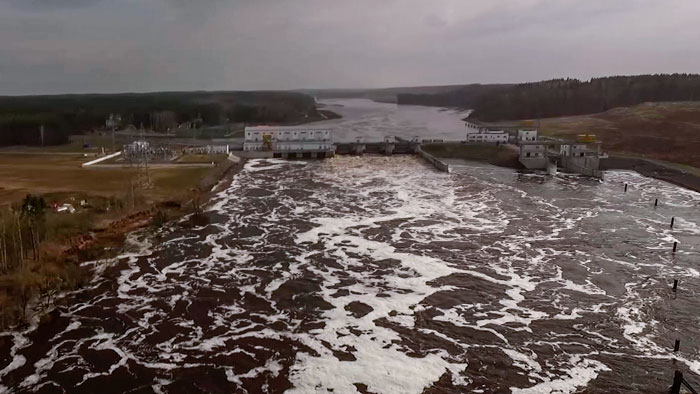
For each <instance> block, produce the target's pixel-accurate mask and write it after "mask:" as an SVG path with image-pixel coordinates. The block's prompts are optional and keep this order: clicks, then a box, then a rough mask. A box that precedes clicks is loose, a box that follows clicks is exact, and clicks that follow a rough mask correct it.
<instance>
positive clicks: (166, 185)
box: [0, 152, 209, 206]
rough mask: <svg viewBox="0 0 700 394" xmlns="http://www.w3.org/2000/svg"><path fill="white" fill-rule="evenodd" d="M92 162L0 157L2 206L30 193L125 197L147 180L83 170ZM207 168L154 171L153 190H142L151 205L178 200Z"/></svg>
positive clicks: (121, 172) (130, 172)
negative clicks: (141, 180) (162, 200)
mask: <svg viewBox="0 0 700 394" xmlns="http://www.w3.org/2000/svg"><path fill="white" fill-rule="evenodd" d="M89 160H91V159H90V158H86V157H84V156H83V155H81V154H65V153H61V154H58V153H56V154H47V153H45V152H43V153H35V154H34V153H33V154H12V153H7V152H3V153H0V179H1V180H2V182H0V206H1V205H7V204H10V203H12V202H16V201H18V200H20V199H21V198H23V197H24V196H25V195H26V194H28V193H33V194H43V193H56V192H68V193H70V192H73V193H86V194H88V195H95V196H102V197H123V196H124V195H125V194H127V193H128V192H129V190H130V188H131V184H132V182H137V181H139V180H140V179H142V178H144V177H145V174H143V172H141V173H139V172H138V171H137V170H136V169H130V168H106V169H105V168H94V169H90V168H82V167H81V164H82V163H84V162H86V161H89ZM208 170H209V169H208V168H175V169H172V168H167V169H151V170H150V171H149V175H150V177H151V180H152V183H153V187H151V188H148V189H144V190H142V194H143V197H144V198H145V199H146V200H147V201H150V202H153V201H157V200H161V199H177V198H178V197H180V196H181V195H183V194H184V193H188V192H189V189H190V188H192V187H195V186H196V185H197V184H198V182H199V180H200V179H201V178H202V177H203V176H204V175H205V174H206V172H207V171H208Z"/></svg>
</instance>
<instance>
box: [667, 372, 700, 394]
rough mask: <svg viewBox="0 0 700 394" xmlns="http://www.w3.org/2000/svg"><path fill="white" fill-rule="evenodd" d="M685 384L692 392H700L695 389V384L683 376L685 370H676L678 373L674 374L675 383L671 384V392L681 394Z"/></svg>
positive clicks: (694, 393)
mask: <svg viewBox="0 0 700 394" xmlns="http://www.w3.org/2000/svg"><path fill="white" fill-rule="evenodd" d="M684 386H685V388H686V389H688V390H689V391H690V392H691V393H693V394H698V391H697V390H695V389H694V388H693V386H691V385H690V383H688V381H687V380H685V379H684V378H683V372H681V371H676V374H675V375H674V376H673V385H672V386H671V390H670V393H671V394H680V392H681V388H682V387H684Z"/></svg>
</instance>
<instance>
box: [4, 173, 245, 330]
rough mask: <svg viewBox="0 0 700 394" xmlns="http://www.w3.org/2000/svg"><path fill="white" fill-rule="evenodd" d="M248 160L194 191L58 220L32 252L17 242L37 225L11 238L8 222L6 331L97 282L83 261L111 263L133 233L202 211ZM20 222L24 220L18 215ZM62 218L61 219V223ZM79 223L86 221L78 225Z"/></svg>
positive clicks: (18, 226)
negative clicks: (216, 190)
mask: <svg viewBox="0 0 700 394" xmlns="http://www.w3.org/2000/svg"><path fill="white" fill-rule="evenodd" d="M244 162H245V161H244V160H242V159H236V160H235V161H233V160H225V161H222V162H220V163H217V165H216V166H215V167H213V168H211V169H210V170H209V171H207V172H206V173H204V174H203V175H202V177H201V179H199V181H198V182H197V183H196V186H195V187H194V188H192V189H191V190H190V191H189V192H187V193H184V194H181V195H179V196H171V198H162V199H159V200H158V201H155V202H151V203H148V204H145V205H141V206H140V207H139V206H134V207H132V208H130V209H128V208H127V209H121V210H117V209H116V208H115V209H112V210H108V211H109V212H102V213H100V211H97V210H95V211H93V212H82V213H78V214H76V215H72V214H65V215H63V216H62V217H58V216H52V221H51V222H49V224H48V225H47V224H44V225H43V226H44V227H45V229H44V232H45V233H46V235H45V237H46V239H44V240H42V241H41V242H39V241H38V240H37V241H36V243H34V242H35V241H34V238H32V244H33V245H36V247H35V248H33V249H32V250H31V252H30V251H29V250H27V248H26V247H25V248H24V250H23V248H22V244H21V243H17V240H19V241H20V242H21V241H22V238H21V236H22V235H23V234H24V235H26V234H27V233H28V231H27V229H29V233H31V231H32V229H31V227H26V226H27V224H25V222H24V220H25V219H22V220H23V221H22V222H20V221H19V220H18V221H17V222H16V224H15V223H13V224H14V225H15V226H16V228H15V231H14V232H12V234H13V235H12V236H11V237H10V236H8V231H7V230H9V229H10V228H9V227H8V225H7V223H5V222H4V221H3V222H2V223H3V224H2V226H0V227H2V230H3V231H2V232H0V235H2V238H1V239H0V240H1V241H2V242H0V246H2V251H3V253H2V257H3V258H2V262H3V267H2V273H0V306H1V307H2V313H0V330H3V329H7V328H8V327H14V326H17V325H22V324H26V323H28V322H29V321H31V320H32V319H33V318H35V317H41V316H42V315H44V314H45V311H46V310H48V309H51V308H52V307H53V306H54V302H55V301H56V300H58V299H59V297H57V296H58V295H59V294H61V293H65V292H68V291H72V290H75V289H77V288H80V287H82V286H84V285H85V284H86V283H88V282H89V281H90V280H91V279H92V276H93V273H91V272H90V270H89V269H86V268H84V267H83V263H84V262H86V261H97V260H108V259H111V258H113V257H115V256H117V255H119V254H120V253H121V252H122V251H123V247H124V244H125V241H126V239H127V237H128V235H129V234H130V233H132V232H134V231H138V230H143V229H146V228H148V227H152V228H154V229H156V228H159V227H162V226H164V225H166V224H167V223H169V222H173V221H175V220H178V219H181V218H182V217H184V216H186V215H189V214H192V213H195V214H196V213H198V212H200V211H201V206H203V205H204V204H206V201H208V200H209V198H210V197H211V195H212V190H213V189H214V188H215V186H216V185H217V184H218V183H219V182H221V181H222V180H225V179H228V178H229V177H232V176H233V175H234V174H235V173H237V172H238V171H239V170H240V169H241V168H242V167H243V165H244ZM183 196H187V197H183ZM9 212H11V211H8V213H7V214H5V215H4V216H3V218H4V219H6V220H7V219H8V218H10V219H11V217H10V216H9V215H10V213H9ZM193 217H196V215H194V216H193ZM18 218H19V216H17V217H16V219H18ZM57 218H60V221H57V222H56V221H55V220H56V219H57ZM76 221H77V222H81V223H80V224H79V225H78V224H73V222H76ZM67 224H68V225H67ZM191 224H193V225H196V224H197V222H196V221H195V220H193V221H192V223H191ZM23 226H24V227H23ZM64 227H65V228H64ZM57 234H60V235H57ZM15 235H17V236H15ZM37 238H38V236H37ZM8 241H12V242H8ZM25 243H26V241H25ZM61 300H62V301H61V302H66V301H70V300H69V299H61Z"/></svg>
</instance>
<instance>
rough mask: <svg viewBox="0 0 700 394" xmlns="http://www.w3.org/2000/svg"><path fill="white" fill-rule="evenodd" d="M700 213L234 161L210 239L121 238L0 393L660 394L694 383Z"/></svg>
mask: <svg viewBox="0 0 700 394" xmlns="http://www.w3.org/2000/svg"><path fill="white" fill-rule="evenodd" d="M353 102H356V101H348V102H346V107H347V106H351V105H352V103H353ZM361 104H362V105H361V107H362V108H359V109H357V111H360V112H362V111H369V112H372V111H371V110H368V109H367V108H366V107H368V106H371V104H369V103H367V102H361ZM377 106H378V109H377V111H375V113H380V112H385V113H387V115H386V116H388V117H389V118H390V119H389V120H388V121H387V124H399V123H401V122H400V121H399V120H397V119H391V117H392V112H391V111H388V112H386V111H387V109H386V107H385V104H377ZM347 111H349V112H346V113H345V115H346V116H348V115H347V114H348V113H350V112H352V111H354V109H351V108H348V109H347ZM411 111H416V112H418V113H414V114H412V115H411V116H412V117H415V118H417V119H418V118H420V116H419V115H420V113H421V112H422V111H425V113H426V114H427V115H426V116H433V115H435V112H436V110H435V109H421V108H420V107H412V108H411ZM443 114H447V112H444V111H443V112H441V113H440V114H439V116H441V115H443ZM382 116H384V115H382ZM397 116H398V115H397ZM452 116H453V117H454V118H455V119H457V120H455V122H458V121H459V117H458V116H457V115H455V114H453V115H452ZM401 119H403V120H402V121H406V120H405V119H406V117H405V116H404V115H401ZM335 122H337V121H335ZM342 122H345V123H344V124H352V123H353V122H355V121H354V120H353V119H350V118H347V119H344V120H343V121H342ZM357 122H359V121H357ZM366 127H367V128H366V129H363V130H371V125H368V126H366ZM397 127H398V126H397ZM424 127H429V126H426V125H425V124H424V123H420V124H418V125H416V126H415V129H414V130H417V129H422V128H424ZM363 132H365V131H363ZM385 132H391V128H390V127H388V126H387V128H385V126H381V133H385ZM398 132H399V131H398V130H397V133H398ZM436 132H440V131H439V130H438V131H436ZM625 184H628V185H629V189H628V191H627V192H626V193H625V192H624V185H625ZM657 198H658V199H659V202H660V203H659V206H658V207H656V208H654V200H655V199H657ZM699 211H700V194H698V193H695V192H691V191H687V190H684V189H681V188H679V187H676V186H673V185H670V184H667V183H663V182H660V181H657V180H654V179H651V178H646V177H642V176H640V175H638V174H636V173H633V172H608V173H606V177H605V181H604V182H599V181H597V180H592V179H589V178H583V177H578V176H572V175H565V174H562V175H559V176H556V177H550V176H546V175H543V174H538V173H518V172H516V171H513V170H510V169H504V168H498V167H492V166H487V165H479V164H473V165H469V164H465V165H464V166H462V167H460V168H459V169H458V170H457V171H456V173H453V174H446V173H441V172H437V171H436V170H435V169H433V168H432V167H430V166H428V165H426V164H425V163H424V162H423V161H422V160H421V159H419V158H417V157H410V156H402V157H399V156H396V157H371V156H365V157H361V158H360V157H350V156H343V157H335V158H333V159H329V160H325V161H298V162H295V161H282V160H272V159H270V160H264V159H260V160H251V161H249V162H248V163H247V164H246V165H245V168H244V169H243V170H241V172H240V173H238V174H237V175H236V176H235V177H234V178H233V179H232V180H230V181H227V182H226V183H224V184H221V185H219V187H218V189H217V195H216V196H215V197H214V199H213V200H212V202H211V204H210V206H209V212H208V213H207V214H208V215H209V216H210V218H211V224H210V225H208V226H205V227H201V228H195V229H192V228H186V227H184V226H179V225H175V226H173V227H172V228H169V229H165V230H163V231H162V232H161V233H160V234H158V235H157V236H151V237H146V236H145V235H143V234H135V235H134V236H133V237H132V238H131V244H132V245H131V248H130V251H129V252H128V253H126V254H124V255H123V256H121V257H120V258H119V259H117V260H116V261H113V262H99V263H90V264H89V265H90V266H92V267H94V268H95V269H96V270H97V271H98V273H99V275H98V276H97V277H96V279H95V280H94V281H93V282H92V283H91V284H90V286H89V287H87V288H85V289H83V290H80V291H78V292H76V293H75V294H73V295H71V296H72V297H75V300H74V301H72V303H71V306H70V307H61V308H59V309H57V310H56V311H54V312H53V313H52V317H53V318H52V319H51V320H50V321H49V322H46V323H44V324H40V325H38V326H35V327H32V328H30V329H28V330H26V331H24V332H11V333H4V334H2V335H0V391H5V392H35V391H36V392H42V393H60V392H79V393H121V392H133V393H137V392H138V393H151V392H155V393H280V392H288V393H358V392H359V393H381V394H383V393H521V394H525V393H531V394H539V393H552V394H553V393H557V394H562V393H662V392H664V390H666V389H667V388H668V386H669V385H670V384H671V380H672V377H673V371H674V370H675V369H678V370H681V371H683V372H684V373H685V374H686V377H687V378H688V380H690V381H694V382H696V383H700V335H698V327H699V323H700V320H699V318H698V316H699V313H700V297H698V295H700V214H699V213H698V212H699ZM672 217H675V218H676V219H675V226H674V228H673V229H671V228H670V226H669V224H670V221H671V218H672ZM674 241H675V242H679V246H678V251H677V252H676V253H675V254H673V253H672V247H673V242H674ZM674 279H679V280H680V283H679V287H678V291H677V292H676V293H674V292H673V291H672V290H671V286H672V283H673V280H674ZM676 339H680V340H681V347H680V351H679V352H678V353H673V346H674V341H675V340H676Z"/></svg>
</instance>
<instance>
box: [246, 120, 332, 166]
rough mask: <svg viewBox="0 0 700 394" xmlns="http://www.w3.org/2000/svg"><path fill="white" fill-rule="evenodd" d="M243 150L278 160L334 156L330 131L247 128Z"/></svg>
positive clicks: (292, 127)
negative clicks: (277, 158)
mask: <svg viewBox="0 0 700 394" xmlns="http://www.w3.org/2000/svg"><path fill="white" fill-rule="evenodd" d="M243 151H245V152H249V153H251V154H254V153H255V152H259V153H260V154H261V155H264V156H271V157H279V158H292V159H293V158H299V159H301V158H326V157H331V156H333V155H334V154H335V145H334V144H333V133H332V130H331V129H330V128H318V127H309V126H248V127H246V128H245V139H244V143H243Z"/></svg>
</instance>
